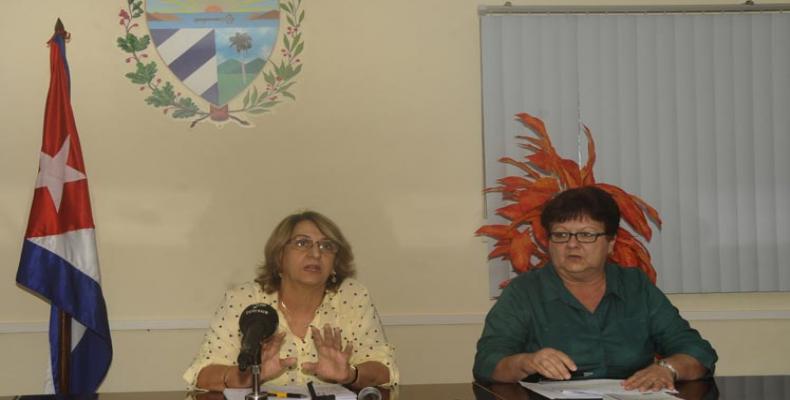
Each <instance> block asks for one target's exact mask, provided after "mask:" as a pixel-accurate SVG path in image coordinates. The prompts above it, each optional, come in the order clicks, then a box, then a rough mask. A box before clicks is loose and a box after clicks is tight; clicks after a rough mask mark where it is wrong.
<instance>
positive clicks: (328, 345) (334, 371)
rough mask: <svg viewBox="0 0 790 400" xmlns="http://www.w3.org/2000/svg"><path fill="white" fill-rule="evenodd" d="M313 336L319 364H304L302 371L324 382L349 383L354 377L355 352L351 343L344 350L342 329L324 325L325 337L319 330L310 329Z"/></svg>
mask: <svg viewBox="0 0 790 400" xmlns="http://www.w3.org/2000/svg"><path fill="white" fill-rule="evenodd" d="M310 330H311V331H312V335H313V342H315V348H316V351H317V352H318V361H317V362H305V363H302V369H304V370H305V371H306V372H308V373H311V374H314V375H315V376H317V377H318V378H320V379H321V380H322V381H328V382H338V383H347V382H348V381H349V380H350V379H352V378H353V377H352V376H351V375H352V370H351V365H349V363H348V360H349V359H351V352H352V351H353V348H352V345H351V342H348V343H347V344H346V347H345V348H343V347H342V346H343V337H342V332H341V331H340V328H333V327H331V326H330V325H329V324H326V325H324V329H323V331H324V332H323V335H322V334H321V331H320V330H318V328H315V327H313V326H311V327H310Z"/></svg>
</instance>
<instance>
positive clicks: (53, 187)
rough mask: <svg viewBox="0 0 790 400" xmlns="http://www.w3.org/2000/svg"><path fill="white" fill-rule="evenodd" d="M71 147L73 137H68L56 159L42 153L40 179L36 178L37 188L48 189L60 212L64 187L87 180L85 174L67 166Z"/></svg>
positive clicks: (39, 167) (39, 166)
mask: <svg viewBox="0 0 790 400" xmlns="http://www.w3.org/2000/svg"><path fill="white" fill-rule="evenodd" d="M70 147H71V136H66V140H64V141H63V146H61V148H60V150H59V151H58V154H55V156H54V157H52V156H50V155H49V154H47V153H44V152H43V151H42V152H41V156H40V158H39V160H38V177H37V178H36V188H40V187H46V188H47V190H49V195H50V196H51V197H52V202H53V203H55V210H56V211H58V212H60V201H61V197H63V185H64V184H66V183H68V182H77V181H81V180H83V179H85V178H86V177H85V174H83V173H82V172H80V171H77V170H76V169H74V168H72V167H70V166H69V165H67V164H66V161H67V160H68V159H69V148H70Z"/></svg>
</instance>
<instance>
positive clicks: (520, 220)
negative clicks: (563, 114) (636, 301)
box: [475, 113, 661, 287]
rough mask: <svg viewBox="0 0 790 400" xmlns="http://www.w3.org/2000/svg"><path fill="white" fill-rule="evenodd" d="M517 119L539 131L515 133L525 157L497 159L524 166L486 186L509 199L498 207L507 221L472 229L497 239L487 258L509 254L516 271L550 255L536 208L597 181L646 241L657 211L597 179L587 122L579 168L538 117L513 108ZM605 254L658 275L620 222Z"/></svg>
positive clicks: (641, 246)
mask: <svg viewBox="0 0 790 400" xmlns="http://www.w3.org/2000/svg"><path fill="white" fill-rule="evenodd" d="M516 119H518V120H519V121H521V123H522V124H524V126H526V127H527V128H529V129H530V130H531V131H532V132H533V133H535V135H536V136H537V137H533V136H517V138H518V139H522V140H524V141H525V142H526V143H523V144H520V145H519V146H520V147H521V148H524V149H526V150H528V151H530V152H531V154H528V155H527V156H526V157H525V161H517V160H513V159H512V158H509V157H503V158H501V159H499V162H501V163H504V164H509V165H512V166H514V167H517V168H519V169H520V170H522V171H523V172H524V176H506V177H504V178H501V179H499V180H497V183H498V184H499V186H496V187H493V188H487V189H486V192H488V193H492V192H499V193H501V194H502V199H503V200H504V201H505V202H506V203H507V204H506V205H504V206H503V207H501V208H499V209H497V211H496V212H497V214H498V215H500V216H501V217H503V218H505V219H507V220H508V221H510V223H509V224H508V225H484V226H482V227H480V229H478V230H477V231H476V232H475V234H476V235H484V236H488V237H490V238H493V239H495V240H496V244H495V246H494V250H492V251H491V253H489V255H488V258H498V257H501V258H502V259H505V260H510V264H511V266H512V267H513V270H514V271H516V272H517V273H522V272H526V271H529V270H531V269H534V268H540V267H542V266H543V265H545V264H546V262H547V261H548V260H549V257H548V239H547V235H546V232H545V231H544V229H543V227H542V226H541V224H540V213H541V211H543V207H544V205H545V204H546V203H547V202H548V201H549V200H551V199H552V198H553V197H554V196H555V195H556V194H557V193H559V192H561V191H563V190H566V189H570V188H575V187H580V186H588V185H590V186H597V187H599V188H601V189H602V190H604V191H606V192H607V193H609V194H610V195H612V197H613V198H614V200H615V202H617V206H618V207H620V213H621V215H622V220H623V221H624V222H625V223H626V224H627V225H628V226H629V227H631V229H633V232H634V233H635V234H636V235H639V236H641V237H643V238H644V239H645V241H650V239H651V238H652V235H653V231H652V230H651V229H650V225H649V224H648V221H652V222H653V224H654V225H656V227H658V228H659V229H661V218H660V216H659V215H658V211H656V210H655V209H654V208H653V207H651V206H650V205H649V204H647V203H646V202H645V201H644V200H642V199H640V198H639V197H637V196H635V195H633V194H629V193H627V192H626V191H624V190H623V189H621V188H619V187H617V186H614V185H610V184H607V183H601V182H595V176H594V175H593V165H594V164H595V142H594V141H593V138H592V133H591V132H590V129H589V128H588V127H586V126H584V134H585V136H587V154H588V158H587V163H586V164H585V165H584V167H581V168H580V167H579V164H578V163H576V162H575V161H573V160H569V159H565V158H562V157H560V155H559V154H558V153H557V151H556V150H555V149H554V146H553V145H552V144H551V138H550V137H549V134H548V132H547V131H546V126H545V124H544V123H543V121H542V120H541V119H540V118H537V117H534V116H532V115H530V114H527V113H520V114H516ZM609 259H610V261H612V262H615V263H617V264H619V265H622V266H624V267H631V268H639V269H641V270H642V271H644V272H645V273H646V274H647V276H648V277H649V278H650V280H651V281H652V282H654V283H655V281H656V271H655V269H654V268H653V264H652V261H651V259H650V253H649V252H648V251H647V248H646V247H645V246H644V244H642V242H640V241H639V239H637V237H636V236H634V234H632V233H631V232H630V231H628V230H626V229H623V228H622V227H621V228H620V229H619V230H618V232H617V238H616V241H615V246H614V251H613V252H612V255H611V256H610V257H609ZM507 283H509V281H504V282H502V283H501V284H500V286H501V287H503V286H506V285H507Z"/></svg>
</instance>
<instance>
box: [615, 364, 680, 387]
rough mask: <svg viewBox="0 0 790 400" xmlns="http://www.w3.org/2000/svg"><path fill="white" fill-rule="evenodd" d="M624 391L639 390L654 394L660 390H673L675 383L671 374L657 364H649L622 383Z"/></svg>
mask: <svg viewBox="0 0 790 400" xmlns="http://www.w3.org/2000/svg"><path fill="white" fill-rule="evenodd" d="M623 387H624V388H625V389H626V390H639V391H640V392H655V391H659V390H662V389H669V390H675V381H674V380H673V379H672V372H670V371H669V370H668V369H667V368H664V367H662V366H660V365H658V364H650V366H648V367H647V368H645V369H641V370H639V371H636V373H634V374H633V375H631V376H630V377H629V378H628V379H626V380H625V382H623Z"/></svg>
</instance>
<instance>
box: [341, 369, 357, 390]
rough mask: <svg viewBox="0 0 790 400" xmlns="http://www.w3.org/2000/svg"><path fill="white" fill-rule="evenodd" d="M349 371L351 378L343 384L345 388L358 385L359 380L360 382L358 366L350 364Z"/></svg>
mask: <svg viewBox="0 0 790 400" xmlns="http://www.w3.org/2000/svg"><path fill="white" fill-rule="evenodd" d="M348 369H349V375H350V376H349V377H348V378H346V380H345V381H343V382H342V384H343V385H345V386H351V385H353V384H355V383H357V380H359V368H357V366H356V365H354V364H349V365H348Z"/></svg>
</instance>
